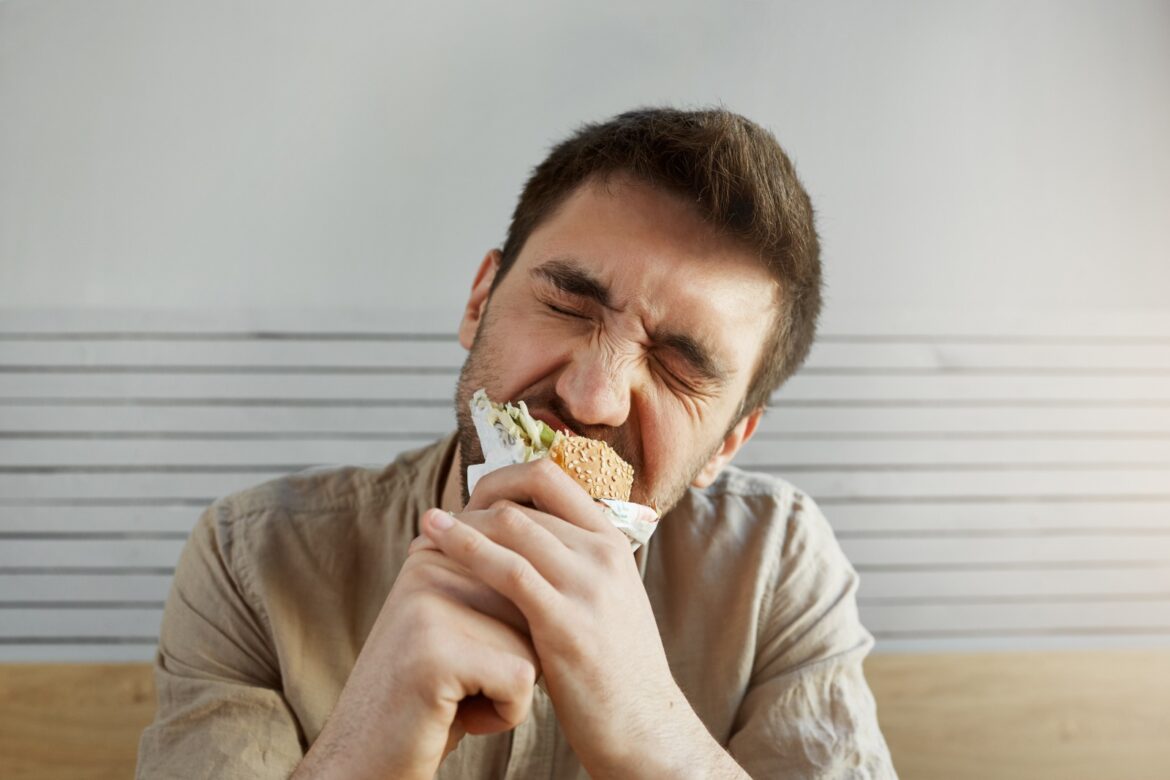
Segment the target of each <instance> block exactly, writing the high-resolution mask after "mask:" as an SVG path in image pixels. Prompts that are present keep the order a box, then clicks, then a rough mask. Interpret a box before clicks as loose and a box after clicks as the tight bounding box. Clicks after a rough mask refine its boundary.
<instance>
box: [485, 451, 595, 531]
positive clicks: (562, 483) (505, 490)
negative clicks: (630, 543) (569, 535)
mask: <svg viewBox="0 0 1170 780" xmlns="http://www.w3.org/2000/svg"><path fill="white" fill-rule="evenodd" d="M497 501H514V502H516V503H517V504H524V505H526V506H532V507H535V508H536V509H538V510H540V511H541V512H544V513H546V514H549V515H553V516H554V517H560V518H564V519H565V520H567V521H569V522H570V523H572V524H574V525H576V526H578V527H580V528H583V529H585V530H586V531H595V532H596V531H599V532H606V533H608V532H612V531H614V530H615V529H614V527H613V524H612V523H610V522H609V521H608V520H606V519H605V515H604V514H603V513H602V511H601V509H600V508H599V507H598V505H597V504H596V503H594V501H593V499H592V498H590V496H589V494H588V493H587V492H585V489H584V488H582V487H581V486H580V485H578V484H577V482H576V480H574V479H573V478H572V477H570V476H569V475H568V474H566V473H565V472H564V471H562V470H561V467H560V466H558V465H557V464H555V463H553V462H552V461H551V460H549V459H548V458H541V459H540V460H534V461H529V462H528V463H521V464H518V465H515V466H505V467H504V468H500V469H496V470H495V471H493V472H491V473H489V474H486V475H484V477H483V478H482V479H480V480H479V482H478V483H476V486H475V493H473V494H472V496H471V500H470V501H468V502H467V507H466V508H467V509H468V510H475V509H487V508H489V507H490V506H491V505H492V504H494V503H495V502H497Z"/></svg>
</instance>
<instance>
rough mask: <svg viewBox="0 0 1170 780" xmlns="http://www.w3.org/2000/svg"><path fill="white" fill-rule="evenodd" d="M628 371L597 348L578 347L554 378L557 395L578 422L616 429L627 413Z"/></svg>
mask: <svg viewBox="0 0 1170 780" xmlns="http://www.w3.org/2000/svg"><path fill="white" fill-rule="evenodd" d="M631 370H632V369H631V367H629V366H626V365H623V361H621V360H620V359H619V358H616V357H615V356H613V355H606V354H604V353H603V351H602V350H600V349H583V350H580V351H579V352H577V353H576V354H575V355H574V356H573V360H572V361H571V362H570V364H569V366H568V367H567V368H565V370H564V371H563V372H561V375H560V377H559V378H558V379H557V386H556V391H557V395H559V396H560V397H561V401H562V402H563V403H564V404H565V408H566V409H568V411H569V414H571V415H573V419H575V420H577V421H578V422H580V423H582V424H584V425H608V426H610V427H613V428H616V427H618V426H619V425H622V424H624V423H625V421H626V418H628V417H629V416H630V376H629V372H630V371H631Z"/></svg>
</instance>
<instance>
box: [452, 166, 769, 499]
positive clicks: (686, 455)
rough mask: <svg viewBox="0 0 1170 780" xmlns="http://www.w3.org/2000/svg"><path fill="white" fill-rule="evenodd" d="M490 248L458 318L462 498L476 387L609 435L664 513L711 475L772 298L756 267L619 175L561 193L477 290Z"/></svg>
mask: <svg viewBox="0 0 1170 780" xmlns="http://www.w3.org/2000/svg"><path fill="white" fill-rule="evenodd" d="M495 259H496V257H494V256H493V255H489V257H488V258H487V259H485V265H484V267H482V268H481V270H480V276H479V277H478V278H477V280H476V284H475V286H474V287H473V289H472V295H471V299H470V300H469V302H468V307H467V311H466V312H465V314H464V320H463V323H462V325H461V327H460V339H461V341H463V343H464V346H465V347H469V348H470V350H471V353H470V355H469V356H468V358H467V361H466V363H465V364H464V366H463V371H462V373H461V374H460V378H459V386H458V390H457V392H456V404H457V408H456V411H457V417H458V421H459V446H460V455H461V460H462V463H461V466H460V474H461V478H462V479H463V501H464V503H466V502H467V498H468V497H467V488H466V467H467V466H468V465H469V464H472V463H480V462H482V461H483V455H482V451H481V450H480V447H479V440H478V438H477V437H476V434H475V429H474V426H473V425H472V423H471V418H470V414H469V412H468V401H469V399H470V398H471V395H472V393H474V392H475V390H477V389H478V388H480V387H483V388H486V390H487V394H488V397H490V398H491V399H492V400H494V401H498V402H503V401H519V400H523V401H525V402H526V403H527V404H528V408H529V411H530V412H531V413H532V414H533V416H534V417H536V418H537V419H540V420H543V421H544V422H546V423H548V424H549V425H550V426H552V427H553V428H554V429H556V430H562V429H565V428H568V429H569V430H571V431H572V432H573V433H576V434H578V435H581V436H588V437H590V438H594V439H601V440H603V441H605V442H607V443H609V444H610V446H612V447H613V448H614V449H615V450H616V451H617V453H618V454H619V455H621V456H622V457H623V458H625V460H626V461H627V462H629V463H630V465H632V466H633V467H634V474H635V477H634V487H633V492H632V495H631V500H633V501H637V502H639V503H643V504H652V505H654V506H656V507H658V509H659V510H661V511H663V512H665V511H667V510H668V509H670V508H671V507H672V506H674V504H675V503H677V501H678V500H679V499H680V498H681V497H682V495H683V493H684V492H685V490H686V488H687V486H688V485H690V484H692V483H693V482H699V483H701V482H707V481H709V478H703V477H699V478H698V479H696V477H697V475H700V474H701V473H702V474H705V475H710V473H711V472H712V470H713V466H708V464H715V465H718V464H720V463H722V460H714V459H716V458H719V457H720V456H721V455H725V454H726V453H727V449H728V447H727V443H728V442H731V437H728V436H727V433H728V430H729V428H730V427H731V426H732V424H733V423H735V422H736V417H737V415H739V414H740V413H741V412H742V410H740V409H739V404H740V402H741V400H742V399H743V397H744V394H745V393H746V391H747V387H748V382H749V381H750V380H751V378H752V373H753V371H754V369H755V366H756V363H757V359H758V358H759V355H760V350H761V345H762V344H763V341H764V337H765V334H766V331H767V329H768V328H769V327H770V325H771V322H772V319H773V313H774V311H775V308H776V305H777V301H778V295H779V291H778V285H777V284H776V282H775V281H774V280H773V279H772V277H771V275H770V274H769V273H768V272H767V270H766V269H765V268H764V267H763V265H762V263H760V261H759V260H757V259H756V258H755V257H754V256H753V255H752V254H751V253H750V252H749V251H747V250H745V249H744V248H743V247H742V246H740V245H739V244H736V243H734V242H733V241H731V240H729V239H727V238H725V237H721V236H719V235H718V234H717V233H716V232H715V231H714V230H713V229H712V228H711V227H710V226H709V225H707V224H705V223H704V222H703V221H702V219H701V218H700V217H699V215H698V214H697V212H695V211H694V210H693V207H692V206H691V205H690V204H688V203H687V202H686V201H684V200H683V199H681V198H679V197H677V196H674V195H671V194H667V193H663V192H662V191H660V190H656V189H653V188H651V187H649V186H647V185H644V184H642V183H640V182H635V181H633V180H630V179H627V178H618V177H614V178H613V179H611V180H610V182H609V183H608V184H602V183H599V182H590V183H587V184H586V185H584V186H582V187H581V188H579V189H578V190H577V191H576V192H575V193H573V194H572V195H571V196H570V197H569V198H568V199H567V200H566V201H565V202H564V203H563V204H562V205H561V207H560V208H559V209H558V210H557V211H556V212H555V213H554V214H553V215H552V216H551V217H549V218H548V219H547V220H546V221H545V222H543V223H542V224H541V225H540V226H539V227H538V228H537V229H536V230H535V231H533V233H532V235H531V236H530V237H529V238H528V241H527V242H526V244H525V246H524V248H523V250H522V251H521V253H520V255H519V257H518V258H517V259H516V263H515V264H514V265H513V266H512V268H511V269H510V270H509V271H508V273H507V275H506V276H505V278H504V279H503V280H502V281H501V282H500V285H499V286H498V287H497V288H496V290H495V291H494V292H493V293H492V294H491V296H490V299H489V298H488V289H489V288H490V285H491V281H492V278H493V277H494V271H493V268H492V265H491V264H492V263H493V262H494V260H495ZM749 411H750V410H749ZM749 433H750V431H749ZM738 443H739V440H736V441H735V442H733V444H734V446H733V447H732V448H731V452H732V453H733V452H734V447H737V446H738ZM728 457H729V456H728ZM704 467H707V468H706V469H705V470H704Z"/></svg>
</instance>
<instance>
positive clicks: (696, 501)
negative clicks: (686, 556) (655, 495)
mask: <svg viewBox="0 0 1170 780" xmlns="http://www.w3.org/2000/svg"><path fill="white" fill-rule="evenodd" d="M676 511H677V512H678V515H679V517H678V519H679V520H680V521H681V522H678V523H674V524H672V525H673V528H672V531H673V532H675V533H680V534H682V535H685V536H687V537H690V538H691V540H692V543H694V544H697V545H699V546H700V548H701V549H704V550H709V549H719V550H723V551H725V552H726V553H727V555H728V557H729V558H739V559H741V560H743V559H747V558H755V557H757V556H759V557H761V558H762V560H768V559H771V560H775V559H777V558H789V559H791V558H793V557H805V556H812V557H817V558H821V559H825V560H833V561H834V562H841V563H845V561H844V556H843V555H842V554H841V550H840V546H839V544H838V542H837V539H836V537H835V535H834V533H833V529H832V527H831V526H830V524H829V521H828V519H826V517H825V515H824V513H823V512H822V511H821V508H820V506H818V504H817V502H816V501H815V500H814V499H813V498H812V496H810V495H809V494H808V493H807V492H805V491H804V490H802V489H801V488H799V487H797V486H796V485H794V484H793V483H792V482H789V481H788V480H786V479H784V478H782V477H778V476H775V475H773V474H765V473H761V472H755V471H748V470H745V469H741V468H738V467H736V466H727V467H725V468H724V469H723V471H722V472H721V473H720V474H719V476H718V477H717V478H716V479H715V481H714V482H712V483H711V484H710V485H709V486H707V487H706V488H701V489H700V488H691V489H690V490H688V491H687V495H686V497H685V498H684V499H683V501H681V502H680V503H679V506H678V507H677V508H676ZM666 527H670V526H666ZM666 527H664V530H665V528H666ZM846 565H847V564H846Z"/></svg>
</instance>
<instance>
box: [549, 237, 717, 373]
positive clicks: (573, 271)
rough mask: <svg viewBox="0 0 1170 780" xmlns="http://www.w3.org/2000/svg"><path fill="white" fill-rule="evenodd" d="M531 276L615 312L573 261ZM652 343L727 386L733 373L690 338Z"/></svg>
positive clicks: (659, 337) (667, 335)
mask: <svg viewBox="0 0 1170 780" xmlns="http://www.w3.org/2000/svg"><path fill="white" fill-rule="evenodd" d="M530 273H531V274H532V275H533V276H538V277H541V278H543V279H544V280H545V281H547V282H549V283H550V284H552V285H553V286H554V287H556V288H557V289H558V290H560V291H561V292H564V293H566V294H568V295H575V296H579V297H581V298H588V299H589V300H592V301H596V302H597V303H599V304H600V305H602V306H604V307H606V308H607V309H613V308H614V306H613V301H612V300H611V298H610V294H609V288H608V287H606V286H605V285H604V284H603V283H602V282H601V280H599V279H598V278H597V277H595V276H594V275H593V274H591V273H589V271H588V270H587V269H585V268H583V267H582V266H581V265H580V264H579V263H577V262H576V261H575V260H573V259H572V258H567V257H566V258H556V259H554V260H549V261H548V262H546V263H542V264H540V265H538V266H536V267H535V268H533V269H532V271H531V272H530ZM650 340H651V341H653V342H654V343H656V344H658V345H659V346H660V347H662V348H664V349H669V350H671V351H672V352H674V353H675V354H677V355H678V356H679V357H680V358H682V359H683V361H685V362H686V363H687V365H689V366H690V367H691V370H693V371H694V372H695V373H696V374H698V375H699V377H700V378H702V379H704V380H707V381H709V382H714V383H717V384H726V383H727V380H728V378H729V376H730V372H728V370H727V369H726V368H724V367H723V365H722V364H721V363H720V362H719V361H718V360H716V359H715V358H714V357H713V356H712V354H711V352H710V350H708V349H707V348H706V347H704V346H703V345H702V344H701V343H699V341H697V340H696V339H694V338H692V337H691V336H688V335H687V334H685V333H677V332H674V331H661V332H658V333H652V334H650Z"/></svg>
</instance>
